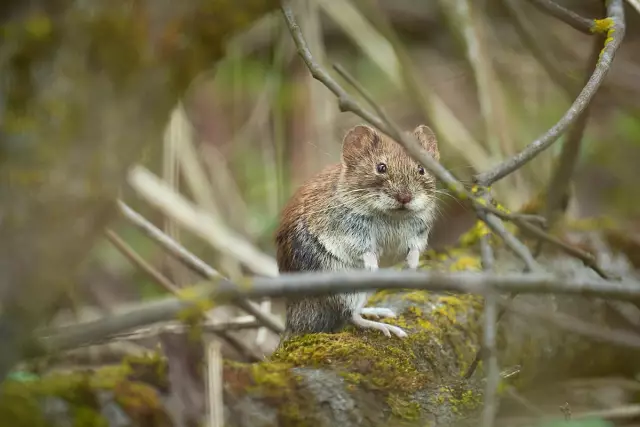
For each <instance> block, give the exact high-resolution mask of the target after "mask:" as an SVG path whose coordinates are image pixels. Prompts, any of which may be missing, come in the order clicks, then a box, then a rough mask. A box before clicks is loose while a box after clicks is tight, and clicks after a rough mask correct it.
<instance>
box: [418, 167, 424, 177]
mask: <svg viewBox="0 0 640 427" xmlns="http://www.w3.org/2000/svg"><path fill="white" fill-rule="evenodd" d="M418 173H419V174H420V175H424V168H423V167H422V166H418Z"/></svg>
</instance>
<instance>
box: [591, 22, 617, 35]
mask: <svg viewBox="0 0 640 427" xmlns="http://www.w3.org/2000/svg"><path fill="white" fill-rule="evenodd" d="M613 25H614V21H613V19H611V18H604V19H594V20H593V25H592V26H591V32H592V33H604V32H607V31H609V29H611V28H612V27H613Z"/></svg>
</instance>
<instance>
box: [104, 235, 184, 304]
mask: <svg viewBox="0 0 640 427" xmlns="http://www.w3.org/2000/svg"><path fill="white" fill-rule="evenodd" d="M104 234H105V236H106V238H107V239H108V240H109V241H110V242H111V243H112V244H113V246H114V247H115V248H116V249H118V251H119V252H120V253H121V254H122V255H124V256H125V258H127V259H128V260H129V261H131V263H133V265H135V266H136V267H138V268H139V269H140V270H142V271H143V272H145V273H146V274H147V275H148V276H149V277H151V278H152V279H153V280H155V282H156V283H157V284H159V285H160V286H162V287H163V288H164V290H165V291H167V292H171V293H175V292H177V291H179V289H178V288H177V287H176V286H175V285H174V284H173V283H172V282H171V281H170V280H169V279H168V278H167V277H166V276H165V275H164V274H162V273H160V272H159V271H158V270H157V269H156V268H154V267H153V266H152V265H150V264H149V263H148V262H146V261H145V260H144V258H142V257H141V256H140V255H138V254H137V253H136V252H135V251H134V250H133V249H131V247H130V246H129V245H128V244H127V243H126V242H125V241H124V240H122V239H121V238H120V236H118V235H117V234H116V233H114V232H113V231H112V230H109V229H107V230H106V231H105V233H104Z"/></svg>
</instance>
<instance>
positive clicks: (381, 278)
mask: <svg viewBox="0 0 640 427" xmlns="http://www.w3.org/2000/svg"><path fill="white" fill-rule="evenodd" d="M490 288H493V289H495V291H496V292H510V293H515V294H517V293H537V294H544V293H556V294H572V295H576V294H577V295H583V296H592V297H601V298H610V299H617V300H623V301H625V300H633V299H639V298H640V283H639V282H636V281H631V280H625V281H618V282H609V281H605V280H600V279H597V280H596V279H585V278H560V277H555V276H553V275H550V274H544V273H529V274H513V273H511V274H500V275H495V274H491V273H476V272H446V273H444V272H430V271H408V270H403V271H398V270H391V269H390V270H387V269H382V270H378V271H375V272H370V271H341V272H323V273H318V272H314V273H297V274H283V275H280V276H278V277H275V278H266V277H256V278H254V279H253V280H251V281H250V283H247V284H246V285H244V286H242V288H240V287H238V286H235V285H234V284H233V283H231V282H229V281H227V280H225V279H220V280H219V282H218V283H211V284H206V285H203V286H202V287H199V288H196V290H195V291H194V292H192V293H193V294H194V296H195V300H201V299H204V298H213V299H215V301H216V302H217V303H218V304H222V303H225V302H233V301H235V300H237V299H238V298H251V297H274V296H287V295H292V296H296V295H298V296H300V295H308V296H312V295H326V294H332V293H337V292H348V291H364V290H376V289H425V290H430V291H435V292H442V291H447V292H458V293H472V294H480V295H482V294H485V293H486V292H487V290H488V289H490ZM193 304H194V303H193V301H192V300H191V299H189V300H186V299H182V298H175V297H174V298H164V299H159V300H156V301H151V302H147V303H143V304H140V305H138V307H137V308H134V309H130V310H128V312H126V313H120V314H114V315H111V316H109V317H107V318H104V319H99V320H95V321H88V322H83V323H80V324H76V325H72V326H66V327H64V328H63V329H61V331H62V332H59V333H57V332H53V331H52V332H51V333H50V334H49V336H47V337H45V338H44V344H45V345H47V346H48V347H50V348H54V349H55V348H73V347H77V346H80V345H83V344H85V343H88V342H93V341H94V340H98V339H100V337H104V336H108V335H112V334H116V333H121V332H124V331H127V330H130V329H135V328H139V327H142V326H144V325H148V324H152V323H156V322H162V321H167V320H171V319H173V318H174V317H175V316H176V315H177V313H179V312H180V311H181V310H183V309H185V308H188V307H191V306H192V305H193Z"/></svg>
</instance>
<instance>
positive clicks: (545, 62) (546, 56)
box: [503, 0, 580, 98]
mask: <svg viewBox="0 0 640 427" xmlns="http://www.w3.org/2000/svg"><path fill="white" fill-rule="evenodd" d="M503 4H504V6H505V7H504V9H505V11H506V12H507V14H508V17H509V20H510V21H512V22H513V26H514V28H515V30H516V32H517V33H518V35H519V36H520V38H521V39H522V42H523V43H524V44H525V46H526V47H527V48H528V49H529V50H530V51H531V53H532V55H533V56H534V57H535V59H536V60H537V61H538V62H539V63H540V64H541V65H542V68H543V69H544V71H545V72H546V73H547V74H548V75H549V77H550V78H551V80H552V81H553V82H554V83H555V84H556V86H557V87H558V88H559V89H560V90H562V91H564V92H565V94H566V95H567V97H568V98H575V97H576V95H577V94H578V93H580V87H579V86H578V84H579V82H578V80H575V79H573V78H571V77H569V76H568V75H567V74H566V73H565V72H564V71H563V70H561V69H560V68H559V66H558V64H557V59H556V55H554V54H553V53H552V52H551V51H550V50H549V46H548V45H547V44H546V43H545V44H543V43H542V41H541V40H540V31H538V27H537V26H536V24H535V23H533V22H531V21H530V18H529V16H528V15H527V13H526V12H525V11H523V10H522V8H521V6H522V5H523V3H522V1H520V0H503Z"/></svg>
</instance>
